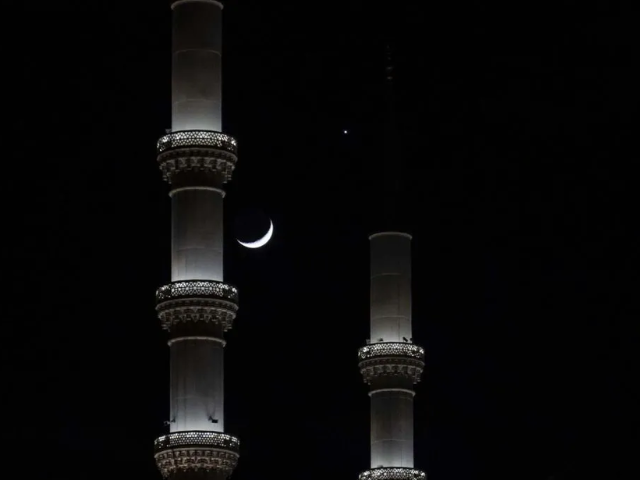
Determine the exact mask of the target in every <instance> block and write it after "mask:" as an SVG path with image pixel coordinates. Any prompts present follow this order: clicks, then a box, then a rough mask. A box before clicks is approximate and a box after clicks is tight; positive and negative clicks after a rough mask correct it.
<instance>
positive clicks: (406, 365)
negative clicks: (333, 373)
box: [358, 342, 424, 384]
mask: <svg viewBox="0 0 640 480" xmlns="http://www.w3.org/2000/svg"><path fill="white" fill-rule="evenodd" d="M358 360H359V363H358V366H359V367H360V373H362V376H363V378H364V381H365V383H369V384H370V383H371V381H372V380H373V379H374V378H376V377H380V376H404V377H408V378H410V379H411V380H412V381H413V383H418V382H419V381H420V377H421V376H422V371H423V370H424V348H422V347H419V346H418V345H414V344H413V343H406V342H405V343H402V342H382V343H373V344H371V345H367V346H365V347H362V348H360V349H359V350H358Z"/></svg>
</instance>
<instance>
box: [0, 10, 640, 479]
mask: <svg viewBox="0 0 640 480" xmlns="http://www.w3.org/2000/svg"><path fill="white" fill-rule="evenodd" d="M168 3H169V2H164V1H160V0H158V1H147V2H143V1H139V2H104V4H105V5H109V6H108V7H104V6H101V3H100V2H75V3H74V2H64V1H61V2H60V1H59V2H54V3H51V2H47V3H45V2H28V5H29V6H27V4H25V6H23V7H22V10H20V11H16V10H12V9H11V8H12V7H7V9H6V10H3V12H4V15H3V37H6V39H5V41H4V49H3V57H4V68H3V81H4V82H7V84H8V86H7V87H6V88H5V98H4V102H3V105H4V108H3V118H4V122H3V123H4V125H5V127H4V128H3V135H2V136H3V142H2V144H3V150H2V163H3V166H4V169H3V178H4V182H3V188H2V194H3V197H4V198H3V204H4V209H3V216H4V222H3V223H4V225H5V228H4V229H3V235H4V240H5V247H4V248H3V249H2V255H3V256H4V259H3V262H2V264H3V265H4V268H3V277H4V285H5V286H4V287H3V290H4V294H5V295H3V297H4V298H5V300H4V305H3V306H4V313H3V315H2V322H3V327H4V328H3V334H4V338H3V348H2V362H1V363H0V365H1V368H2V377H1V378H2V383H3V386H2V390H1V391H2V402H1V403H2V404H4V407H3V408H2V410H0V411H1V412H2V414H3V415H4V418H5V422H3V423H4V425H5V427H4V428H5V430H4V432H3V437H4V438H5V439H6V441H7V442H8V445H9V448H10V451H11V453H10V454H9V453H5V455H7V457H5V460H6V461H5V465H7V464H10V465H15V467H16V468H18V467H19V466H20V465H22V466H24V468H25V470H23V473H24V474H25V475H27V477H28V478H31V479H34V480H38V479H50V478H51V479H54V478H67V479H70V480H74V479H81V478H82V479H85V478H96V479H107V478H125V477H126V478H136V479H138V480H144V479H149V480H152V479H159V478H160V476H159V473H158V472H157V471H156V468H155V465H154V461H153V456H152V445H153V440H154V438H155V437H157V436H158V435H160V434H162V433H164V432H165V427H164V426H163V421H164V420H167V416H168V411H169V407H168V380H169V371H168V353H169V352H168V348H167V346H166V344H165V341H166V338H165V336H164V334H163V332H162V331H161V329H160V327H159V322H158V320H157V319H156V316H155V311H154V292H155V289H156V288H157V287H158V286H160V285H162V284H164V283H167V282H168V281H169V275H170V251H169V248H170V238H169V231H170V230H169V229H170V201H169V197H168V195H167V192H168V188H167V185H166V184H165V183H164V182H163V181H162V179H161V175H160V172H159V170H158V168H157V165H156V160H155V143H156V140H157V138H158V137H160V136H161V135H163V133H164V129H165V128H167V127H169V126H170V32H171V24H170V10H169V8H168V5H167V4H168ZM525 4H526V2H525ZM13 8H14V9H15V8H18V7H13ZM586 8H587V7H586V6H585V5H584V4H583V3H575V4H574V3H569V2H555V3H554V6H553V8H552V9H548V7H547V6H542V5H539V4H535V5H534V4H530V5H529V6H527V5H523V4H522V2H513V4H512V5H511V7H510V8H506V9H505V8H504V6H501V8H497V7H496V8H489V7H480V6H477V5H476V6H472V3H471V2H469V4H468V5H467V4H465V2H456V3H453V2H388V1H387V2H384V3H383V2H380V3H376V2H357V1H352V0H345V1H342V2H266V1H256V0H252V1H238V0H235V1H232V0H230V1H228V2H227V8H226V9H225V37H224V38H225V57H224V58H225V64H224V65H225V70H224V114H225V130H226V132H227V133H229V134H231V135H234V136H236V138H237V139H238V141H239V144H240V158H239V164H238V167H237V169H236V172H235V174H234V178H233V180H232V182H231V184H229V186H228V195H227V199H226V201H225V203H226V206H225V209H226V210H225V212H226V221H225V222H226V227H227V229H226V234H225V235H226V238H225V241H226V253H225V266H226V280H227V281H228V282H230V283H233V284H236V285H237V286H238V287H239V290H240V313H239V316H238V318H237V320H236V324H235V327H234V329H233V330H232V331H231V332H230V334H229V335H228V346H227V349H226V358H225V362H226V365H225V370H226V378H225V383H226V412H225V413H226V425H227V431H228V432H229V433H232V434H236V435H237V436H239V437H240V439H241V442H242V451H241V455H242V456H241V460H240V462H241V463H240V466H239V467H238V469H237V470H236V472H235V474H234V478H236V479H237V480H255V479H258V478H270V476H274V477H275V476H277V477H279V478H283V479H291V480H294V479H298V478H301V477H304V478H306V479H309V480H316V479H317V480H320V479H326V478H338V479H344V480H354V479H356V478H357V474H358V472H359V471H361V470H363V469H366V468H368V465H369V444H368V441H369V420H368V415H369V411H368V408H369V403H368V402H369V399H368V397H367V390H366V387H365V385H364V384H363V383H362V380H361V377H360V374H359V372H358V369H357V361H356V351H357V349H358V348H359V347H360V346H362V345H363V344H364V341H365V339H366V338H367V337H368V328H369V326H368V325H369V324H368V322H369V317H368V315H369V304H368V288H369V284H368V268H369V267H368V255H369V254H368V241H367V234H368V233H369V232H370V231H371V229H372V228H373V229H375V224H376V213H377V212H378V210H377V209H378V205H379V202H377V198H376V197H377V195H378V194H379V191H380V190H379V186H380V185H381V184H382V182H384V179H385V178H386V177H387V175H388V174H389V172H390V171H391V170H392V169H393V168H394V161H395V160H394V159H393V158H384V156H383V155H382V152H383V148H382V145H381V143H380V138H381V133H382V131H381V125H382V122H383V120H384V116H383V103H382V102H383V97H382V92H383V78H384V54H383V52H384V48H383V47H384V44H385V42H387V41H389V42H391V44H392V46H393V50H394V52H395V58H396V78H397V80H396V87H397V97H398V107H397V109H398V110H397V111H398V117H399V127H400V130H401V131H402V142H401V143H402V152H403V159H404V171H403V176H404V184H403V185H404V187H405V193H406V194H405V198H404V201H405V205H406V209H405V211H404V213H405V216H406V219H409V220H410V222H411V224H412V229H413V233H414V243H413V247H414V259H413V269H414V270H413V272H414V314H413V325H414V338H415V340H416V342H418V343H419V344H421V345H423V346H424V347H425V349H426V356H427V367H426V371H425V375H424V379H423V382H422V383H421V384H419V386H418V388H417V392H418V393H417V396H416V408H415V425H416V426H415V428H416V445H415V452H416V455H415V457H416V466H417V467H419V468H422V469H424V470H426V471H427V472H428V474H429V476H430V478H431V480H473V479H485V478H486V479H489V478H491V479H510V480H511V479H518V480H529V479H531V480H533V479H539V480H547V479H548V478H549V477H551V476H554V478H555V479H556V480H560V479H563V480H569V479H578V478H580V479H584V478H603V479H606V480H614V479H627V478H629V479H631V478H638V467H637V462H636V464H634V461H633V460H634V459H635V458H637V452H638V448H639V447H640V436H639V433H638V425H639V423H638V421H639V420H640V416H639V414H638V406H639V403H640V392H639V389H638V380H637V379H638V375H637V372H636V370H635V368H634V361H636V360H637V358H636V357H637V353H636V350H637V346H638V341H639V340H640V335H639V330H638V327H637V323H638V307H637V300H636V298H637V292H638V241H639V240H640V235H639V234H638V227H637V211H636V210H635V209H634V207H633V204H634V197H635V193H636V190H637V176H636V175H635V174H632V171H633V166H634V164H635V163H637V162H638V157H639V155H638V153H639V152H638V146H637V140H636V139H637V135H638V133H637V132H638V130H637V128H636V127H634V126H633V125H636V124H637V113H638V95H637V88H638V84H639V83H638V78H637V75H636V72H635V70H636V64H637V49H636V48H635V42H636V40H637V38H636V34H635V30H636V29H637V26H636V25H635V23H633V22H632V21H631V20H632V18H633V17H632V15H630V14H629V12H617V11H607V10H606V9H605V8H604V7H602V8H600V9H599V10H591V11H587V10H586ZM344 129H348V131H349V134H348V135H346V136H345V135H343V134H342V131H343V130H344ZM245 208H258V209H261V210H263V211H264V212H266V213H267V214H268V215H269V216H271V218H273V220H274V223H275V228H276V230H275V232H276V233H275V235H274V237H273V240H272V242H271V243H270V244H269V245H268V246H267V247H265V248H263V249H260V250H253V251H251V250H246V249H242V248H241V247H239V246H238V245H237V244H236V242H235V240H234V236H233V233H234V232H233V225H234V220H233V216H234V212H238V211H241V210H242V209H245ZM6 419H8V422H7V421H6ZM5 448H6V447H5ZM21 462H25V463H21ZM21 468H22V467H21Z"/></svg>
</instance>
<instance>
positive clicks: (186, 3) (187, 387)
mask: <svg viewBox="0 0 640 480" xmlns="http://www.w3.org/2000/svg"><path fill="white" fill-rule="evenodd" d="M171 8H172V10H173V12H172V18H173V20H172V23H173V42H172V43H173V47H172V54H173V61H172V125H171V127H172V128H171V131H170V133H168V134H167V135H165V136H163V137H162V138H160V140H159V141H158V163H159V164H160V169H161V170H162V173H163V175H164V178H165V180H167V182H168V183H169V184H170V188H171V191H170V193H169V195H170V196H171V210H172V212H171V217H172V218H171V224H172V226H171V283H169V284H168V285H165V286H163V287H161V288H159V289H158V291H157V293H156V299H157V307H156V310H157V311H158V316H159V317H160V320H161V323H162V326H163V327H164V328H165V329H166V330H168V332H169V342H168V343H169V347H170V370H171V372H170V382H171V387H170V389H171V390H170V404H171V407H170V414H169V418H168V420H167V422H166V423H167V425H169V430H170V433H169V434H168V435H163V436H162V437H160V438H158V439H157V440H156V441H155V458H156V463H157V464H158V468H159V469H160V472H161V473H162V475H163V476H164V477H167V478H171V479H175V480H191V479H198V480H209V479H210V480H224V479H226V478H227V477H228V476H229V475H230V474H231V472H232V471H233V469H234V468H235V466H236V464H237V462H238V457H239V454H238V445H239V441H238V439H237V438H236V437H233V436H231V435H228V434H226V433H224V388H223V387H224V384H223V380H224V375H223V353H224V346H225V340H224V332H225V331H227V330H228V329H229V328H231V326H232V323H233V320H234V318H235V316H236V311H237V310H238V291H237V290H236V288H235V287H233V286H231V285H228V284H226V283H224V277H223V263H224V262H223V235H222V217H223V214H222V202H223V198H224V193H225V192H224V190H223V186H224V184H225V182H227V181H228V180H230V179H231V173H232V172H233V169H234V167H235V164H236V160H237V157H236V151H237V145H236V141H235V139H234V138H232V137H230V136H229V135H225V134H224V133H222V132H221V131H222V112H221V104H222V90H221V86H222V84H221V76H222V66H221V60H222V4H221V3H220V2H218V1H215V0H176V1H174V2H173V3H172V5H171Z"/></svg>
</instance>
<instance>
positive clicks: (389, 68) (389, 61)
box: [385, 43, 393, 81]
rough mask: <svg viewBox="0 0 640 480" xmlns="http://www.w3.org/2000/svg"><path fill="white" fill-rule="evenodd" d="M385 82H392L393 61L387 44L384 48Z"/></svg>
mask: <svg viewBox="0 0 640 480" xmlns="http://www.w3.org/2000/svg"><path fill="white" fill-rule="evenodd" d="M385 55H386V67H385V71H386V72H387V80H389V81H391V80H393V61H392V57H391V46H390V45H389V44H388V43H387V45H386V47H385Z"/></svg>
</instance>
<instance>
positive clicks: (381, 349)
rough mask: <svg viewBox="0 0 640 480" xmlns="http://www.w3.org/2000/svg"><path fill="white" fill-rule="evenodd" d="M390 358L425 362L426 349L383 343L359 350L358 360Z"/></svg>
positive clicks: (416, 346) (405, 344) (395, 343)
mask: <svg viewBox="0 0 640 480" xmlns="http://www.w3.org/2000/svg"><path fill="white" fill-rule="evenodd" d="M389 356H400V357H412V358H417V359H419V360H424V348H422V347H419V346H418V345H414V344H413V343H401V342H382V343H374V344H371V345H367V346H366V347H362V348H361V349H360V350H358V358H359V359H360V360H366V359H368V358H374V357H389Z"/></svg>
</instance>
